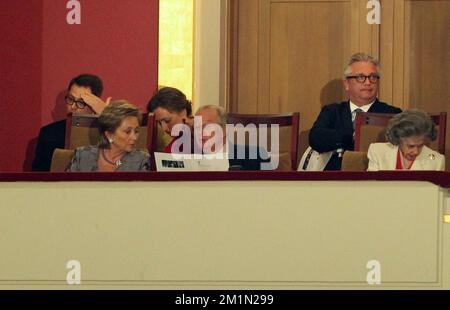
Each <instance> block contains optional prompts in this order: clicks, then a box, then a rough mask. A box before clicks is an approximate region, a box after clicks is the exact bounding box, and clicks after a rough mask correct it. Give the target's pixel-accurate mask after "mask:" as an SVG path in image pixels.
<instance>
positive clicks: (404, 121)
mask: <svg viewBox="0 0 450 310" xmlns="http://www.w3.org/2000/svg"><path fill="white" fill-rule="evenodd" d="M415 136H425V137H426V138H427V139H428V141H434V140H436V137H437V132H436V128H435V126H434V122H433V120H432V119H431V117H430V116H429V115H428V114H427V113H425V112H423V111H420V110H416V109H414V110H408V111H404V112H402V113H400V114H397V115H395V116H394V117H393V118H392V119H391V120H390V121H389V124H388V126H387V128H386V139H387V140H388V141H389V142H390V143H392V144H393V145H399V144H400V140H402V139H404V138H409V137H415Z"/></svg>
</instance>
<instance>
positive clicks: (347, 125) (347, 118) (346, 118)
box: [340, 101, 353, 133]
mask: <svg viewBox="0 0 450 310" xmlns="http://www.w3.org/2000/svg"><path fill="white" fill-rule="evenodd" d="M340 117H341V122H342V126H343V127H344V128H343V129H344V132H349V133H351V132H353V123H352V113H351V112H350V102H349V101H347V102H344V104H343V105H342V106H341V110H340Z"/></svg>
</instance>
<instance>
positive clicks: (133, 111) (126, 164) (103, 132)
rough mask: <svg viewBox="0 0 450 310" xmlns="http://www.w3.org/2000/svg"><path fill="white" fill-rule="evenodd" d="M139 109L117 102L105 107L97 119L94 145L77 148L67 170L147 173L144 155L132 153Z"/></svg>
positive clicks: (120, 101)
mask: <svg viewBox="0 0 450 310" xmlns="http://www.w3.org/2000/svg"><path fill="white" fill-rule="evenodd" d="M139 116H140V115H139V110H138V108H136V107H135V106H134V105H132V104H130V103H128V102H126V101H124V100H119V101H115V102H113V103H111V104H110V105H108V106H107V107H106V108H105V109H104V110H103V112H102V114H101V115H100V117H99V118H98V124H99V132H100V138H99V143H98V146H84V147H80V148H77V150H76V152H75V156H74V158H73V160H72V164H71V166H70V168H69V171H72V172H74V171H104V172H112V171H142V170H149V155H148V153H146V152H144V151H140V150H136V142H137V139H138V137H139V127H140V126H139V123H140V121H139Z"/></svg>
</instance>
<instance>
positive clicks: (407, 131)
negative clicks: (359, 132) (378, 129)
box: [367, 110, 445, 171]
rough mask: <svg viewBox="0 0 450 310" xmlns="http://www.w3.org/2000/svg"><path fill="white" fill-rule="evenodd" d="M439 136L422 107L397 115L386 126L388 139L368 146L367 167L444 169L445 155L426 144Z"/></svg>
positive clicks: (371, 168)
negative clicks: (420, 109) (385, 141)
mask: <svg viewBox="0 0 450 310" xmlns="http://www.w3.org/2000/svg"><path fill="white" fill-rule="evenodd" d="M436 136H437V134H436V128H435V127H434V123H433V121H432V120H431V118H430V117H429V116H428V114H426V113H424V112H422V111H419V110H409V111H404V112H403V113H400V114H397V115H396V116H394V117H393V118H392V119H391V121H390V122H389V124H388V126H387V129H386V138H387V140H388V141H389V142H387V143H372V144H371V145H370V146H369V151H368V154H367V157H368V158H369V168H368V169H367V170H368V171H377V170H444V169H445V157H444V156H443V155H442V154H439V153H438V152H435V151H433V150H432V149H430V148H428V147H427V146H426V144H428V143H429V142H431V141H434V140H435V139H436Z"/></svg>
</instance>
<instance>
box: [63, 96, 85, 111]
mask: <svg viewBox="0 0 450 310" xmlns="http://www.w3.org/2000/svg"><path fill="white" fill-rule="evenodd" d="M64 99H65V100H66V103H67V104H68V105H74V104H76V105H77V108H78V109H84V108H85V107H86V102H84V100H83V99H75V98H74V97H72V96H70V95H66V97H64Z"/></svg>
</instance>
